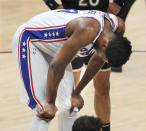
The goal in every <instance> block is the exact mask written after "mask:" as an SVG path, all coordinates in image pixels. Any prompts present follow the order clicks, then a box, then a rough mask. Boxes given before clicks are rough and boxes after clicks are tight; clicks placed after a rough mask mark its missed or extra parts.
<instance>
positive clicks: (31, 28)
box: [25, 24, 66, 30]
mask: <svg viewBox="0 0 146 131" xmlns="http://www.w3.org/2000/svg"><path fill="white" fill-rule="evenodd" d="M63 26H64V27H65V26H66V24H65V25H58V26H50V27H39V28H35V27H26V28H25V29H26V30H33V29H36V30H37V29H38V30H42V29H50V28H58V27H63Z"/></svg>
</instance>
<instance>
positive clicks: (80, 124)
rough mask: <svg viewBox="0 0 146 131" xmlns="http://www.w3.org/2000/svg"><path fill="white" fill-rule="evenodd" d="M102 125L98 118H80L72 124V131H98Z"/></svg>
mask: <svg viewBox="0 0 146 131" xmlns="http://www.w3.org/2000/svg"><path fill="white" fill-rule="evenodd" d="M102 125H103V124H102V121H101V120H100V119H99V118H98V117H93V116H81V117H79V118H78V119H77V120H76V121H75V122H74V124H73V127H72V131H100V129H101V128H102Z"/></svg>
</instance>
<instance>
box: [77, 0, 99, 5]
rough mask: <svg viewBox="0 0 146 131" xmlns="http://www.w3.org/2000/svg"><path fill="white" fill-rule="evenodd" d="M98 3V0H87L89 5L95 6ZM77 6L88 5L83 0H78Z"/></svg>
mask: <svg viewBox="0 0 146 131" xmlns="http://www.w3.org/2000/svg"><path fill="white" fill-rule="evenodd" d="M98 4H99V0H95V1H94V0H89V5H90V6H97V5H98ZM79 6H88V3H87V2H86V1H85V0H79Z"/></svg>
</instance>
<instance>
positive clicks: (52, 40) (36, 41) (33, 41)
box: [32, 38, 67, 43]
mask: <svg viewBox="0 0 146 131" xmlns="http://www.w3.org/2000/svg"><path fill="white" fill-rule="evenodd" d="M65 40H67V38H63V39H60V40H50V41H45V40H32V42H44V43H48V42H49V43H52V42H59V41H65Z"/></svg>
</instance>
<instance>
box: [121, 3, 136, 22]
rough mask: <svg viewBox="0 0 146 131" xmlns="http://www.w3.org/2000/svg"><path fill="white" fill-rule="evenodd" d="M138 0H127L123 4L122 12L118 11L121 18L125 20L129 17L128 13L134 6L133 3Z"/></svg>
mask: <svg viewBox="0 0 146 131" xmlns="http://www.w3.org/2000/svg"><path fill="white" fill-rule="evenodd" d="M135 1H136V0H126V2H125V3H124V5H123V6H122V8H121V10H120V12H119V13H118V16H119V17H120V18H122V19H123V20H124V21H125V20H126V18H127V15H128V13H129V11H130V9H131V7H132V5H133V4H134V2H135Z"/></svg>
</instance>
